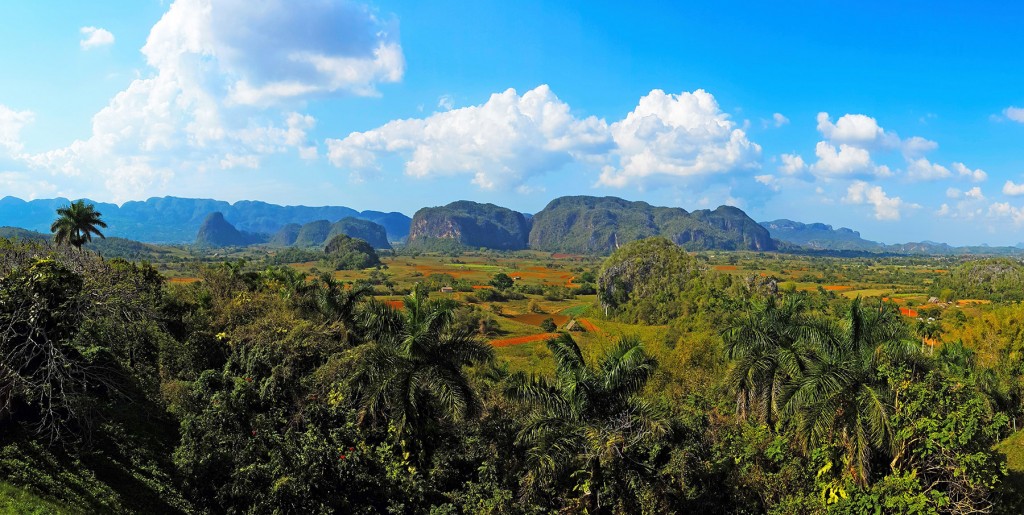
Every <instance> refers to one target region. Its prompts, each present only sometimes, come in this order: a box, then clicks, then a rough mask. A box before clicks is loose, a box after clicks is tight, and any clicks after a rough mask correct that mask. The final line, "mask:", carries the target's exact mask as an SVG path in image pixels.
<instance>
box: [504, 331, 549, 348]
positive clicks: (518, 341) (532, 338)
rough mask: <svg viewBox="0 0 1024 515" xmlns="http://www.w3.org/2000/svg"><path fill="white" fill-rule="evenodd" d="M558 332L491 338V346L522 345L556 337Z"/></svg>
mask: <svg viewBox="0 0 1024 515" xmlns="http://www.w3.org/2000/svg"><path fill="white" fill-rule="evenodd" d="M557 337H558V333H543V334H531V335H529V336H520V337H518V338H505V339H504V340H491V346H492V347H510V346H512V345H522V344H524V343H530V342H539V341H546V340H550V339H552V338H557Z"/></svg>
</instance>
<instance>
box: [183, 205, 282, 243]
mask: <svg viewBox="0 0 1024 515" xmlns="http://www.w3.org/2000/svg"><path fill="white" fill-rule="evenodd" d="M264 241H266V238H264V237H262V236H260V235H256V234H251V233H247V232H242V231H239V230H238V229H236V228H235V226H234V225H231V223H230V222H228V221H227V220H225V219H224V214H223V213H221V212H219V211H217V212H213V213H210V214H209V215H207V217H206V219H205V220H204V221H203V224H202V225H201V226H199V232H198V233H197V234H196V245H200V246H205V247H243V246H246V245H253V244H256V243H263V242H264Z"/></svg>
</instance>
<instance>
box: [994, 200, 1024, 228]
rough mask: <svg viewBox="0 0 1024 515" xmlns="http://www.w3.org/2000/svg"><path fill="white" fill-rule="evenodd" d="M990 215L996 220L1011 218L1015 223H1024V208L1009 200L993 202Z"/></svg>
mask: <svg viewBox="0 0 1024 515" xmlns="http://www.w3.org/2000/svg"><path fill="white" fill-rule="evenodd" d="M988 216H989V217H991V218H994V219H996V220H1009V221H1012V222H1013V223H1014V224H1015V225H1021V224H1024V209H1022V208H1019V207H1016V206H1012V205H1010V203H1009V202H993V203H992V204H991V205H990V206H989V207H988Z"/></svg>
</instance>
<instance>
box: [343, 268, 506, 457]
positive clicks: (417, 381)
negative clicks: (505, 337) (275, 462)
mask: <svg viewBox="0 0 1024 515" xmlns="http://www.w3.org/2000/svg"><path fill="white" fill-rule="evenodd" d="M453 309H454V303H452V302H450V301H443V300H442V301H437V300H430V299H429V298H428V295H427V292H426V290H425V289H423V288H419V287H418V288H416V289H415V290H414V291H413V293H412V294H410V295H409V296H407V297H405V299H404V305H403V309H401V310H399V309H395V308H392V307H391V306H388V305H386V304H383V303H380V302H377V301H370V302H369V303H367V307H366V308H365V310H364V311H363V313H362V318H363V321H362V324H363V327H364V330H365V331H366V338H367V341H370V342H372V344H371V345H370V346H369V347H368V348H367V349H366V350H365V351H363V355H362V356H361V360H360V366H359V372H358V373H357V374H356V375H355V377H354V390H355V393H356V397H357V399H358V408H359V421H360V422H361V423H365V422H373V421H383V420H387V421H389V422H390V423H391V424H394V425H395V426H396V428H397V434H398V435H399V436H403V435H406V434H411V435H412V436H413V437H414V440H415V441H417V442H418V443H420V444H421V445H423V444H425V443H426V442H425V441H424V440H425V437H426V435H427V433H428V432H429V431H430V429H431V425H432V424H434V423H435V422H436V421H450V422H455V421H460V420H465V419H468V418H472V417H474V416H476V415H477V414H479V412H480V401H479V399H478V398H477V396H476V393H475V392H474V390H473V388H472V387H471V385H470V383H469V379H468V378H467V376H466V374H465V372H464V370H463V367H466V366H469V365H474V364H480V363H485V362H490V361H491V360H492V359H493V357H494V351H493V350H492V349H491V347H490V346H489V345H488V344H487V343H485V342H484V341H482V340H481V339H479V338H478V337H477V336H475V335H474V334H473V333H472V332H471V331H469V330H468V329H466V328H462V327H459V326H458V324H456V323H455V320H454V317H453ZM424 447H425V446H424ZM421 450H422V449H421Z"/></svg>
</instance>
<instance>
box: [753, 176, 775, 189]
mask: <svg viewBox="0 0 1024 515" xmlns="http://www.w3.org/2000/svg"><path fill="white" fill-rule="evenodd" d="M754 180H755V181H757V182H758V183H761V184H764V185H765V186H767V187H768V189H770V190H772V191H779V190H780V189H781V187H780V186H779V179H778V178H777V177H775V176H774V175H771V174H765V175H755V176H754Z"/></svg>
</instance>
